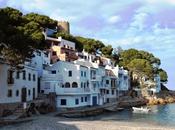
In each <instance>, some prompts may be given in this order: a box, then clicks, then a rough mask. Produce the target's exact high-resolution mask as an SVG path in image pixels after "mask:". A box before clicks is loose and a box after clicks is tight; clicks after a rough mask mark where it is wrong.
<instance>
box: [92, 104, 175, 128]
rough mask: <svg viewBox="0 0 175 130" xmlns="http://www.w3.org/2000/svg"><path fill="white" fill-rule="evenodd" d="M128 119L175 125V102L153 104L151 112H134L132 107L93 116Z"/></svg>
mask: <svg viewBox="0 0 175 130" xmlns="http://www.w3.org/2000/svg"><path fill="white" fill-rule="evenodd" d="M92 119H94V120H106V121H110V120H112V121H115V120H116V121H127V122H130V121H131V122H143V123H151V124H157V125H161V126H172V127H175V104H166V105H157V106H151V112H149V113H133V111H132V110H131V109H126V110H123V111H120V112H111V113H105V114H103V115H99V116H96V117H91V120H92Z"/></svg>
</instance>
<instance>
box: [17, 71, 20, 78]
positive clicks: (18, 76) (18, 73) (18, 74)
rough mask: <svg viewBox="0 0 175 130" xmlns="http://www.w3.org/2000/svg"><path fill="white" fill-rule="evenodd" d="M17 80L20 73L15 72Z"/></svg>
mask: <svg viewBox="0 0 175 130" xmlns="http://www.w3.org/2000/svg"><path fill="white" fill-rule="evenodd" d="M19 78H20V72H19V71H17V72H16V79H19Z"/></svg>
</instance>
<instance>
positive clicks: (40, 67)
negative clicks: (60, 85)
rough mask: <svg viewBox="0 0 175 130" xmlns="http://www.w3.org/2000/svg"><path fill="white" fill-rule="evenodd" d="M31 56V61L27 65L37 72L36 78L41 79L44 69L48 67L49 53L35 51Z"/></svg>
mask: <svg viewBox="0 0 175 130" xmlns="http://www.w3.org/2000/svg"><path fill="white" fill-rule="evenodd" d="M33 55H34V56H33V57H32V59H31V61H30V62H28V63H27V64H28V65H30V66H32V67H34V68H35V69H36V70H37V72H38V77H41V76H42V75H43V71H44V69H45V67H47V66H49V65H50V60H51V59H50V53H49V51H41V50H37V51H35V52H34V54H33Z"/></svg>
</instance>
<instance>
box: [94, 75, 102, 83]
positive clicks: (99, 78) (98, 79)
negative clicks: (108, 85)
mask: <svg viewBox="0 0 175 130" xmlns="http://www.w3.org/2000/svg"><path fill="white" fill-rule="evenodd" d="M101 80H102V77H101V76H99V75H93V76H91V81H92V82H93V81H94V82H95V81H101Z"/></svg>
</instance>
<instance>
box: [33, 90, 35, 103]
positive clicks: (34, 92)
mask: <svg viewBox="0 0 175 130" xmlns="http://www.w3.org/2000/svg"><path fill="white" fill-rule="evenodd" d="M34 99H35V88H33V100H34Z"/></svg>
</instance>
